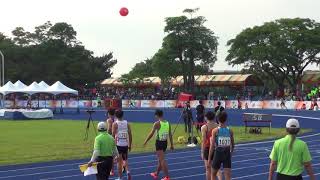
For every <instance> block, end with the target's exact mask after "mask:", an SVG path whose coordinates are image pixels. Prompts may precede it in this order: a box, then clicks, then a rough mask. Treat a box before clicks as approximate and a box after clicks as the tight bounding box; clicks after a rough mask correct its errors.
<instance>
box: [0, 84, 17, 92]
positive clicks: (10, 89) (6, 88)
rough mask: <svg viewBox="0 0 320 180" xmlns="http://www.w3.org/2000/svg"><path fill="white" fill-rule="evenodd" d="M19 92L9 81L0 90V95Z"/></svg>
mask: <svg viewBox="0 0 320 180" xmlns="http://www.w3.org/2000/svg"><path fill="white" fill-rule="evenodd" d="M17 90H19V89H18V88H17V87H16V86H15V85H14V84H13V83H12V82H11V81H9V82H7V83H6V84H5V85H3V86H2V87H1V88H0V93H1V94H3V95H7V94H10V93H14V92H17Z"/></svg>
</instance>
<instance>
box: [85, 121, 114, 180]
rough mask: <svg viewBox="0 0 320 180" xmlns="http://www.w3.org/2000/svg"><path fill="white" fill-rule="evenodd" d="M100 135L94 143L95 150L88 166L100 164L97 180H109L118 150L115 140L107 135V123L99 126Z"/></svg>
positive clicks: (101, 123)
mask: <svg viewBox="0 0 320 180" xmlns="http://www.w3.org/2000/svg"><path fill="white" fill-rule="evenodd" d="M98 131H99V134H98V135H97V137H96V138H95V141H94V150H93V153H92V157H91V160H90V162H89V163H88V166H89V167H90V166H92V164H93V163H94V162H98V165H97V169H98V174H97V180H106V179H107V180H108V179H109V175H110V171H111V168H112V162H113V158H114V157H117V156H118V150H117V147H116V144H115V141H114V138H113V137H112V136H111V135H110V134H108V133H107V126H106V123H105V122H100V123H99V124H98Z"/></svg>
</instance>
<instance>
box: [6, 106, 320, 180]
mask: <svg viewBox="0 0 320 180" xmlns="http://www.w3.org/2000/svg"><path fill="white" fill-rule="evenodd" d="M244 112H245V111H240V110H229V111H228V113H229V119H230V124H231V125H242V121H241V115H242V113H244ZM246 112H257V113H271V114H273V115H274V116H273V127H284V125H285V122H286V120H287V119H288V118H289V117H296V118H298V119H299V120H300V123H301V126H302V127H303V128H312V129H314V131H313V132H312V133H309V134H306V135H304V136H302V137H300V138H302V139H303V140H305V141H307V142H308V145H309V148H310V151H311V153H312V157H313V161H312V162H313V166H314V171H315V174H316V175H317V178H318V179H320V113H319V112H313V111H311V112H310V111H301V112H300V111H280V110H277V111H275V110H254V111H253V110H251V111H246ZM165 114H166V118H167V119H169V120H170V121H171V122H178V121H179V120H178V119H179V116H180V111H179V110H177V109H170V110H169V109H166V110H165ZM104 116H105V112H104V111H103V110H99V111H97V113H95V115H94V119H96V120H103V119H104V118H105V117H104ZM56 118H57V119H83V120H86V119H87V115H86V113H85V112H84V111H82V112H81V113H80V114H69V113H67V114H63V115H56ZM126 119H128V120H129V121H132V122H133V121H134V122H153V110H138V109H136V110H127V111H126ZM272 145H273V141H264V142H255V143H247V144H238V145H237V146H236V151H235V153H234V155H233V158H232V161H233V162H232V166H233V167H232V168H233V169H232V174H233V178H232V179H244V180H245V179H252V180H263V179H266V178H267V175H268V174H267V173H268V168H269V158H268V156H269V153H270V150H271V148H272ZM167 160H168V164H169V170H170V175H171V179H181V180H203V179H205V176H204V172H205V171H204V166H203V162H202V160H201V158H200V149H198V148H193V149H185V150H180V151H174V152H168V154H167ZM86 161H87V160H71V161H58V162H47V163H37V164H28V165H16V166H0V180H1V179H19V180H39V179H42V180H45V179H47V180H49V179H64V180H82V179H83V180H90V179H92V180H93V179H95V178H94V177H83V175H82V174H81V173H80V171H79V169H78V165H79V164H82V163H84V162H86ZM129 165H130V168H131V173H132V175H133V179H134V180H151V179H152V178H150V177H149V173H150V172H152V171H154V169H155V168H156V157H155V155H154V154H141V155H132V156H131V157H130V158H129ZM110 179H114V178H110ZM305 179H308V177H305Z"/></svg>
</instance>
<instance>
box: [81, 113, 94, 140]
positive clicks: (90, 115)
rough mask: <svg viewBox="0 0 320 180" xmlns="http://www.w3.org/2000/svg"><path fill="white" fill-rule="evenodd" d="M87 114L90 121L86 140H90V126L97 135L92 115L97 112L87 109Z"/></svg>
mask: <svg viewBox="0 0 320 180" xmlns="http://www.w3.org/2000/svg"><path fill="white" fill-rule="evenodd" d="M86 112H87V113H88V114H89V119H88V122H87V126H86V132H85V135H84V140H88V136H89V128H90V124H91V125H92V128H93V129H94V132H95V134H97V131H96V129H95V126H94V123H93V119H92V114H93V113H95V112H96V111H95V110H93V109H87V110H86Z"/></svg>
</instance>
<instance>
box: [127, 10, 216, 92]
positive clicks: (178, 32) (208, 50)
mask: <svg viewBox="0 0 320 180" xmlns="http://www.w3.org/2000/svg"><path fill="white" fill-rule="evenodd" d="M197 11H198V9H186V10H184V13H187V14H189V15H190V17H187V16H184V15H183V16H178V17H168V18H166V19H165V22H166V26H165V28H164V32H165V33H166V36H165V37H164V39H163V43H162V47H161V48H160V49H159V50H158V51H157V52H156V53H155V55H154V56H152V58H150V60H149V61H148V62H149V64H147V63H146V62H147V61H145V62H143V63H138V64H137V65H136V66H135V67H134V68H133V69H132V71H131V72H130V73H129V74H127V75H125V76H126V77H128V76H131V75H134V74H135V77H145V76H154V75H155V76H159V77H160V78H161V79H162V80H163V81H167V80H168V79H170V78H171V77H176V76H178V75H183V77H184V82H185V83H184V84H185V87H184V88H185V90H186V91H189V92H192V91H193V87H194V75H197V74H208V73H209V72H210V67H212V66H213V65H214V63H215V62H216V60H217V46H218V41H217V37H216V36H215V35H214V32H213V31H212V30H210V29H208V28H207V27H205V26H204V24H205V22H206V19H205V17H203V16H196V17H193V14H195V13H196V12H197ZM142 69H144V70H143V71H141V70H142ZM138 74H139V75H138Z"/></svg>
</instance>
